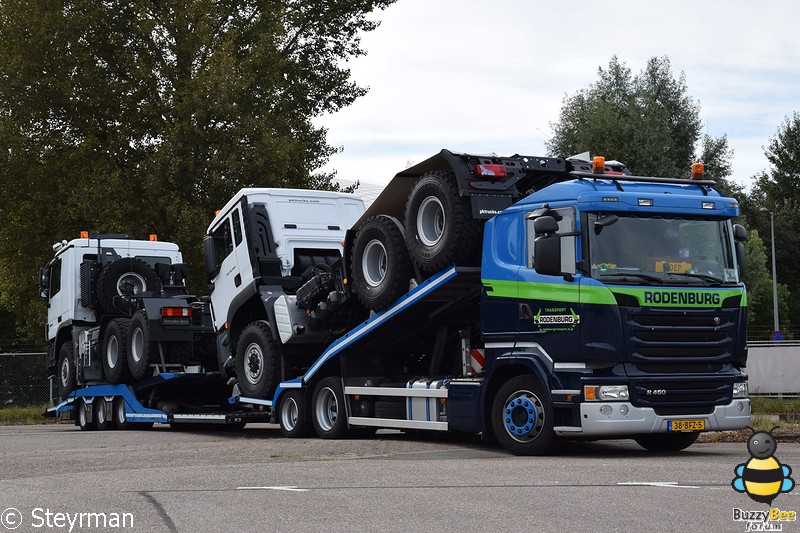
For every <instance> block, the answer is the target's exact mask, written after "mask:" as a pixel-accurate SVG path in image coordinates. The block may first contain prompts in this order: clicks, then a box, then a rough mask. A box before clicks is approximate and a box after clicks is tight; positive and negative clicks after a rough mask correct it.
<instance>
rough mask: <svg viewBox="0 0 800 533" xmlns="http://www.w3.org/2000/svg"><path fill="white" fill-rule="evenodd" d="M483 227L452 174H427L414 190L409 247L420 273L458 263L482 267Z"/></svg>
mask: <svg viewBox="0 0 800 533" xmlns="http://www.w3.org/2000/svg"><path fill="white" fill-rule="evenodd" d="M482 228H483V225H482V223H481V221H480V220H476V219H474V218H473V217H472V205H471V203H470V200H469V198H468V197H466V196H460V195H459V193H458V184H457V183H456V178H455V175H454V174H453V173H452V172H427V173H425V174H423V175H422V177H421V178H420V179H419V180H418V181H417V183H416V184H415V185H414V188H413V189H411V193H410V194H409V196H408V203H407V204H406V221H405V234H406V245H407V247H408V252H409V254H410V255H411V259H412V260H413V261H414V263H416V264H417V266H419V268H420V269H422V270H425V271H427V272H437V271H439V270H441V269H443V268H444V267H446V266H447V265H449V264H451V263H453V262H455V263H458V264H463V265H476V264H479V263H480V257H481V255H480V247H481V241H482V233H483V231H482Z"/></svg>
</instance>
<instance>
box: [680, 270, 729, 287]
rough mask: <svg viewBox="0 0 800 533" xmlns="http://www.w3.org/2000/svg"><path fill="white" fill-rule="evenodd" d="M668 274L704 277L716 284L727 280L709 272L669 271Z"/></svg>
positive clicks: (703, 278)
mask: <svg viewBox="0 0 800 533" xmlns="http://www.w3.org/2000/svg"><path fill="white" fill-rule="evenodd" d="M667 274H668V275H670V276H686V277H687V278H697V279H702V280H705V281H709V282H711V283H716V284H722V283H725V280H723V279H720V278H718V277H716V276H710V275H708V274H695V273H694V272H667Z"/></svg>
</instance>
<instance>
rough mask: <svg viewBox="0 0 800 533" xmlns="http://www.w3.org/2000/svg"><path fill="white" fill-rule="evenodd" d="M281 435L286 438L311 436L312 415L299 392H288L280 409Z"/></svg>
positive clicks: (282, 399)
mask: <svg viewBox="0 0 800 533" xmlns="http://www.w3.org/2000/svg"><path fill="white" fill-rule="evenodd" d="M278 421H279V422H280V424H281V433H283V434H284V436H286V437H294V438H300V437H308V436H309V435H310V434H311V430H312V425H311V413H310V412H309V409H308V404H307V403H306V402H305V401H304V395H303V393H302V392H301V391H299V390H290V391H287V392H286V393H285V394H284V395H283V398H281V403H280V407H279V408H278Z"/></svg>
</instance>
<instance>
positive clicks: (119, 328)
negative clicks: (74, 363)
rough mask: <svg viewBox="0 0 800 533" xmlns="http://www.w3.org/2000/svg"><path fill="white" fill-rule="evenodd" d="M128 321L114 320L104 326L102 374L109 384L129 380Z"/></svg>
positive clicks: (125, 319) (124, 319)
mask: <svg viewBox="0 0 800 533" xmlns="http://www.w3.org/2000/svg"><path fill="white" fill-rule="evenodd" d="M129 327H130V320H129V319H127V318H115V319H114V320H112V321H111V322H109V323H108V326H106V333H105V335H104V336H103V352H102V353H103V355H102V356H103V372H104V373H105V376H106V379H107V380H108V381H109V383H112V384H114V385H116V384H118V383H125V382H126V381H128V380H129V378H130V372H129V371H128V329H129Z"/></svg>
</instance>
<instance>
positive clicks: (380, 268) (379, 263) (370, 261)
mask: <svg viewBox="0 0 800 533" xmlns="http://www.w3.org/2000/svg"><path fill="white" fill-rule="evenodd" d="M387 263H388V260H387V255H386V247H384V246H383V243H382V242H381V241H379V240H378V239H373V240H371V241H369V242H368V243H367V246H366V247H365V248H364V255H363V256H362V259H361V270H362V272H364V281H366V282H367V285H369V286H370V287H377V286H378V285H380V284H381V282H382V281H383V279H384V278H385V277H386V267H387Z"/></svg>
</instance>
